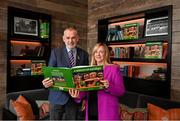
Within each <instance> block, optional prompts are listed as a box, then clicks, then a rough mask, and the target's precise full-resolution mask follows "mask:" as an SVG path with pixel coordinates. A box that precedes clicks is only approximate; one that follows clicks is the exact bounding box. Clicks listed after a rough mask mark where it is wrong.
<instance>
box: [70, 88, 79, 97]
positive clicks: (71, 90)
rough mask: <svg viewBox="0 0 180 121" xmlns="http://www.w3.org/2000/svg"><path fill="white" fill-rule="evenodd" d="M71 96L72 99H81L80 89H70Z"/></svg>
mask: <svg viewBox="0 0 180 121" xmlns="http://www.w3.org/2000/svg"><path fill="white" fill-rule="evenodd" d="M69 94H70V95H71V97H73V98H78V97H79V90H78V89H72V88H70V89H69Z"/></svg>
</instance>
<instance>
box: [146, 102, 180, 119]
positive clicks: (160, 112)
mask: <svg viewBox="0 0 180 121" xmlns="http://www.w3.org/2000/svg"><path fill="white" fill-rule="evenodd" d="M148 119H149V120H180V108H172V109H167V110H165V109H163V108H161V107H159V106H156V105H153V104H151V103H148Z"/></svg>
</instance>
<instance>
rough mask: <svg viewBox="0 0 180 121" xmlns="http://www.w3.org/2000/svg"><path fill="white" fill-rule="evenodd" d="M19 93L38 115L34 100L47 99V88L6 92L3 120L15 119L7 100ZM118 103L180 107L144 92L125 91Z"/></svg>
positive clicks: (138, 105)
mask: <svg viewBox="0 0 180 121" xmlns="http://www.w3.org/2000/svg"><path fill="white" fill-rule="evenodd" d="M20 94H22V95H23V96H25V97H26V98H28V101H30V103H31V106H32V108H33V112H34V114H36V115H38V111H37V107H36V106H35V104H34V101H35V100H47V99H48V90H47V89H37V90H29V91H21V92H13V93H9V94H7V101H6V104H5V107H4V108H3V117H2V119H3V120H16V119H17V117H16V116H15V115H14V114H13V113H11V112H10V111H9V102H10V101H9V100H10V99H16V98H17V97H18V96H19V95H20ZM120 103H122V104H125V105H127V106H129V107H131V108H146V107H147V103H152V104H154V105H157V106H159V107H162V108H164V109H168V108H180V102H175V101H170V100H168V99H163V98H158V97H153V96H148V95H144V94H139V93H135V92H129V91H126V93H125V95H124V96H122V97H120Z"/></svg>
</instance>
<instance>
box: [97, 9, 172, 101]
mask: <svg viewBox="0 0 180 121" xmlns="http://www.w3.org/2000/svg"><path fill="white" fill-rule="evenodd" d="M171 41H172V6H165V7H161V8H155V9H151V10H145V11H141V12H137V13H131V14H128V15H121V16H115V17H111V18H106V19H102V20H99V21H98V42H103V43H106V44H107V45H108V47H109V49H110V54H111V60H112V62H113V63H116V64H119V65H120V67H121V70H120V71H121V72H122V73H123V76H124V83H125V87H126V89H127V90H129V91H134V92H138V93H142V94H148V95H153V96H158V97H164V98H170V84H171V47H172V45H171V44H172V42H171Z"/></svg>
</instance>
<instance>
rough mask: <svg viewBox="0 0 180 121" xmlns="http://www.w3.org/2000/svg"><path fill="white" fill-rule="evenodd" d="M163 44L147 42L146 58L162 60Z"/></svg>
mask: <svg viewBox="0 0 180 121" xmlns="http://www.w3.org/2000/svg"><path fill="white" fill-rule="evenodd" d="M162 51H163V45H162V42H147V43H146V44H145V51H144V58H149V59H162Z"/></svg>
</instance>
